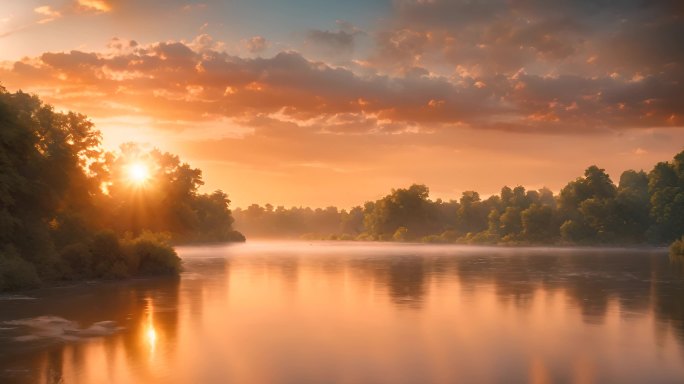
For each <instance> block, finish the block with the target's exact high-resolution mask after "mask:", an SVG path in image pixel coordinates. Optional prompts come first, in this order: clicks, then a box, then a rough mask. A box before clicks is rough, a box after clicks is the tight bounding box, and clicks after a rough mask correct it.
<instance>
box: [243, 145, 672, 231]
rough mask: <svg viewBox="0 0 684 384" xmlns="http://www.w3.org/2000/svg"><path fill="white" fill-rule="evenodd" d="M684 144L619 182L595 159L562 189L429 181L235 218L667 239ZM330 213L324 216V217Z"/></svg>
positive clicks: (295, 226) (247, 224)
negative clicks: (348, 202)
mask: <svg viewBox="0 0 684 384" xmlns="http://www.w3.org/2000/svg"><path fill="white" fill-rule="evenodd" d="M682 191H684V151H683V152H681V153H680V154H677V155H676V156H675V159H674V161H673V162H670V163H659V164H658V165H656V166H655V168H654V169H653V170H652V171H651V172H650V173H649V174H646V173H645V172H644V171H638V172H637V171H633V170H628V171H625V172H623V173H622V175H621V176H620V183H619V185H618V186H616V185H615V184H614V183H613V181H612V180H611V178H610V176H609V175H608V174H607V173H606V172H605V170H603V169H601V168H599V167H597V166H590V167H588V168H587V169H586V170H585V172H584V176H582V177H579V178H577V179H575V180H573V181H571V182H569V183H568V184H567V185H566V186H565V187H563V188H562V189H561V191H560V194H559V195H558V196H554V194H553V192H551V190H549V189H548V188H542V189H539V190H526V189H525V188H524V187H522V186H517V187H515V188H510V187H507V186H505V187H503V188H502V189H501V193H500V194H499V195H494V196H490V197H489V198H487V199H486V200H482V199H481V198H480V195H479V194H478V193H477V192H475V191H465V192H463V193H462V195H461V198H460V200H459V201H453V200H452V201H449V202H443V201H442V200H439V199H438V200H434V201H433V200H431V199H430V198H429V193H428V192H429V190H428V188H427V187H426V186H424V185H412V186H410V187H408V188H406V189H402V188H400V189H395V190H392V192H391V193H390V194H389V195H387V196H385V197H383V198H381V199H379V200H376V201H369V202H366V203H365V204H364V205H363V206H357V207H354V208H353V209H352V210H350V211H349V212H347V211H345V210H339V211H338V210H337V208H334V207H329V208H326V209H325V210H320V209H317V210H312V209H310V208H291V209H285V208H283V207H278V208H276V209H273V207H272V206H270V205H266V206H265V207H261V206H258V205H252V206H250V207H249V208H247V209H246V210H241V209H238V210H236V212H235V217H236V223H237V225H238V226H239V227H240V228H241V229H242V228H248V229H246V230H247V231H250V232H251V231H253V230H254V229H261V232H259V234H260V235H265V236H272V237H279V236H282V235H283V234H287V235H286V236H285V237H294V238H296V237H299V236H302V234H307V235H306V238H310V239H340V238H342V235H345V237H344V238H354V239H356V240H360V241H378V240H382V241H421V242H428V243H467V244H471V243H472V244H584V245H592V244H622V245H627V244H643V243H649V244H664V242H665V241H668V242H671V241H672V240H674V239H675V238H677V237H678V236H681V234H682V233H684V193H683V192H682ZM323 218H325V220H322V219H323Z"/></svg>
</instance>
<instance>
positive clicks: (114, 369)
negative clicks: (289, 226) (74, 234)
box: [0, 242, 684, 384]
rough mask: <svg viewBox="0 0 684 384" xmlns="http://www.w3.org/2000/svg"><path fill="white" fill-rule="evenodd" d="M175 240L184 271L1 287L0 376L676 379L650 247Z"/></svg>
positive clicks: (677, 307)
mask: <svg viewBox="0 0 684 384" xmlns="http://www.w3.org/2000/svg"><path fill="white" fill-rule="evenodd" d="M178 252H179V255H180V256H181V257H182V259H183V265H184V272H183V273H182V275H181V276H180V278H162V279H141V280H133V281H126V282H104V283H102V282H99V283H95V282H93V283H87V284H77V285H73V286H66V287H59V288H49V289H41V290H36V291H31V292H27V293H24V294H21V295H4V296H0V382H1V383H50V384H52V383H55V384H56V383H63V384H71V383H87V384H91V383H124V384H129V383H130V384H132V383H210V384H211V383H292V384H304V383H416V384H420V383H558V382H559V383H682V382H684V277H683V274H682V268H681V266H679V265H672V264H671V263H670V262H669V260H668V257H667V251H666V250H664V249H637V250H629V249H576V248H497V247H468V246H440V245H412V244H382V243H343V242H248V243H246V244H239V245H234V244H233V245H217V246H203V247H180V248H178Z"/></svg>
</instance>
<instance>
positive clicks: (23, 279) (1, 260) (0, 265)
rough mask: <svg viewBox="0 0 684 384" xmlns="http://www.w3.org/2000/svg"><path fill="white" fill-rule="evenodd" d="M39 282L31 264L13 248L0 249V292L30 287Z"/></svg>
mask: <svg viewBox="0 0 684 384" xmlns="http://www.w3.org/2000/svg"><path fill="white" fill-rule="evenodd" d="M39 284H40V279H39V278H38V274H37V272H36V269H35V268H34V267H33V265H32V264H31V263H29V262H27V261H26V260H24V259H22V258H21V257H20V256H19V254H18V253H17V252H16V250H15V249H13V248H11V247H5V248H4V249H3V250H0V292H2V291H9V290H17V289H21V288H32V287H36V286H38V285H39Z"/></svg>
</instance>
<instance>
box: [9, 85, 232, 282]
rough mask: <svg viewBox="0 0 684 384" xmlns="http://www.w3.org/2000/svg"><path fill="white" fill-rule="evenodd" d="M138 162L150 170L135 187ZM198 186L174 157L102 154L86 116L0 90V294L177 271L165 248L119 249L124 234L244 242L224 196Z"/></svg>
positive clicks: (197, 175) (195, 174) (130, 148)
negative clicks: (132, 172) (132, 175)
mask: <svg viewBox="0 0 684 384" xmlns="http://www.w3.org/2000/svg"><path fill="white" fill-rule="evenodd" d="M139 160H144V161H146V162H147V164H149V166H150V167H151V168H152V170H153V171H154V172H153V174H152V178H153V179H152V180H150V182H149V184H146V185H139V186H137V187H136V186H133V185H131V184H130V182H128V181H129V180H130V179H129V178H127V177H126V176H127V175H126V170H127V166H129V164H130V163H131V162H133V161H139ZM200 185H202V179H201V171H200V170H199V169H194V168H191V167H190V166H189V165H188V164H185V163H182V162H181V161H180V160H179V159H178V157H177V156H174V155H171V154H168V153H162V152H160V151H158V150H149V151H146V150H143V149H142V148H140V147H139V146H137V145H134V144H128V145H124V146H122V148H121V151H120V152H105V151H104V150H103V149H102V148H101V146H100V132H99V131H97V130H96V129H95V128H94V126H93V123H92V122H90V121H89V120H88V119H87V117H86V116H84V115H80V114H76V113H71V112H69V113H59V112H55V111H54V109H53V108H52V107H51V106H49V105H46V104H43V103H42V102H41V101H40V100H39V99H38V98H37V97H35V96H31V95H28V94H25V93H23V92H16V93H9V92H7V91H6V90H5V89H4V88H2V87H0V249H2V252H1V253H0V291H2V290H6V289H21V288H27V287H31V286H35V285H37V284H39V283H40V282H45V281H55V280H60V279H83V278H103V277H104V278H108V277H127V276H134V275H137V274H141V273H142V274H147V273H166V272H169V271H175V272H177V271H178V269H179V264H178V260H176V258H175V253H173V250H172V249H171V248H170V247H169V246H168V245H166V243H161V242H157V241H151V240H144V241H143V240H139V244H138V245H135V246H131V245H125V246H124V245H122V242H121V240H120V238H121V237H122V236H123V234H124V233H126V232H132V233H134V234H137V235H140V234H141V233H143V232H145V231H165V232H169V233H171V235H172V238H173V241H176V242H178V241H244V237H243V236H242V235H241V234H240V233H238V232H236V231H235V230H234V229H233V228H232V224H233V218H232V215H231V212H230V210H229V209H228V205H229V203H230V201H229V200H228V197H227V195H226V194H225V193H223V192H221V191H216V192H214V193H212V194H200V193H198V188H199V186H200ZM105 229H106V230H107V231H104V230H105ZM136 244H137V243H136ZM124 248H125V249H124Z"/></svg>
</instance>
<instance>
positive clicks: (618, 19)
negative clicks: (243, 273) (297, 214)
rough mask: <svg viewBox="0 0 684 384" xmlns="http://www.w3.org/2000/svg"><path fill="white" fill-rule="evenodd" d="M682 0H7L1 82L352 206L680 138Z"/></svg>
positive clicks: (656, 150)
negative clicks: (415, 188) (412, 189)
mask: <svg viewBox="0 0 684 384" xmlns="http://www.w3.org/2000/svg"><path fill="white" fill-rule="evenodd" d="M683 17H684V2H682V1H678V0H649V1H646V0H621V1H610V0H591V1H590V0H573V1H553V2H550V1H544V0H487V1H474V0H395V1H389V0H388V1H384V0H365V1H364V0H347V1H327V0H293V1H282V0H231V1H218V0H204V1H188V0H163V1H162V0H145V1H133V0H56V1H48V0H0V84H2V86H4V87H5V88H7V90H9V91H16V90H19V89H21V90H23V91H25V92H30V93H35V94H37V95H39V96H40V97H41V98H42V99H43V100H45V101H46V102H48V103H50V104H52V105H54V106H55V108H56V109H57V110H63V111H66V110H72V111H76V112H79V113H83V114H86V115H88V116H89V117H90V118H91V120H92V121H93V122H94V123H95V124H96V126H97V128H98V129H100V130H101V131H102V133H103V143H104V145H105V146H106V147H107V148H116V147H118V145H120V144H121V143H124V142H130V141H135V142H141V143H145V144H146V145H148V146H150V147H158V148H160V149H161V150H164V151H169V152H173V153H176V154H178V155H179V156H180V157H181V158H182V159H183V160H184V161H187V162H188V163H190V164H191V165H192V166H194V167H198V168H201V169H202V171H203V178H204V181H205V186H204V187H203V188H204V190H206V191H211V190H214V189H222V190H224V191H225V192H226V193H228V195H229V197H230V198H231V200H232V206H233V207H236V206H237V207H246V206H248V205H249V204H252V203H259V204H265V203H271V204H273V205H276V206H277V205H284V206H287V207H289V206H312V207H325V206H328V205H336V206H339V207H343V208H348V207H351V206H353V205H357V204H362V203H363V202H364V201H368V200H374V199H377V198H379V197H381V196H383V195H385V194H387V193H389V192H390V190H391V189H392V188H401V187H407V186H409V185H410V184H412V183H423V184H426V185H428V186H429V187H430V191H431V193H430V194H431V197H433V198H442V199H444V200H450V199H458V198H459V197H460V194H461V193H462V192H463V191H466V190H476V191H479V192H480V194H481V195H482V196H488V195H491V194H496V193H498V192H499V190H500V189H501V187H502V186H504V185H508V186H511V187H514V186H517V185H523V186H525V187H527V188H532V189H536V188H541V187H548V188H551V189H552V190H554V191H556V192H557V191H559V190H560V189H561V188H562V187H563V186H564V185H565V184H566V183H567V182H568V181H570V180H573V179H575V178H576V177H579V176H581V175H582V173H583V171H584V169H586V168H587V167H588V166H589V165H592V164H596V165H598V166H599V167H601V168H605V169H606V170H607V171H608V173H609V174H610V175H611V177H612V179H613V181H615V182H616V183H617V182H618V181H619V176H620V173H621V172H622V171H624V170H626V169H636V170H640V169H644V170H646V171H648V170H649V169H650V168H652V166H653V165H654V164H655V163H657V162H659V161H666V160H669V159H671V158H672V156H673V155H674V154H675V153H677V152H679V151H681V150H682V149H684V87H682V81H683V80H684V49H683V48H682V47H684V20H683Z"/></svg>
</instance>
